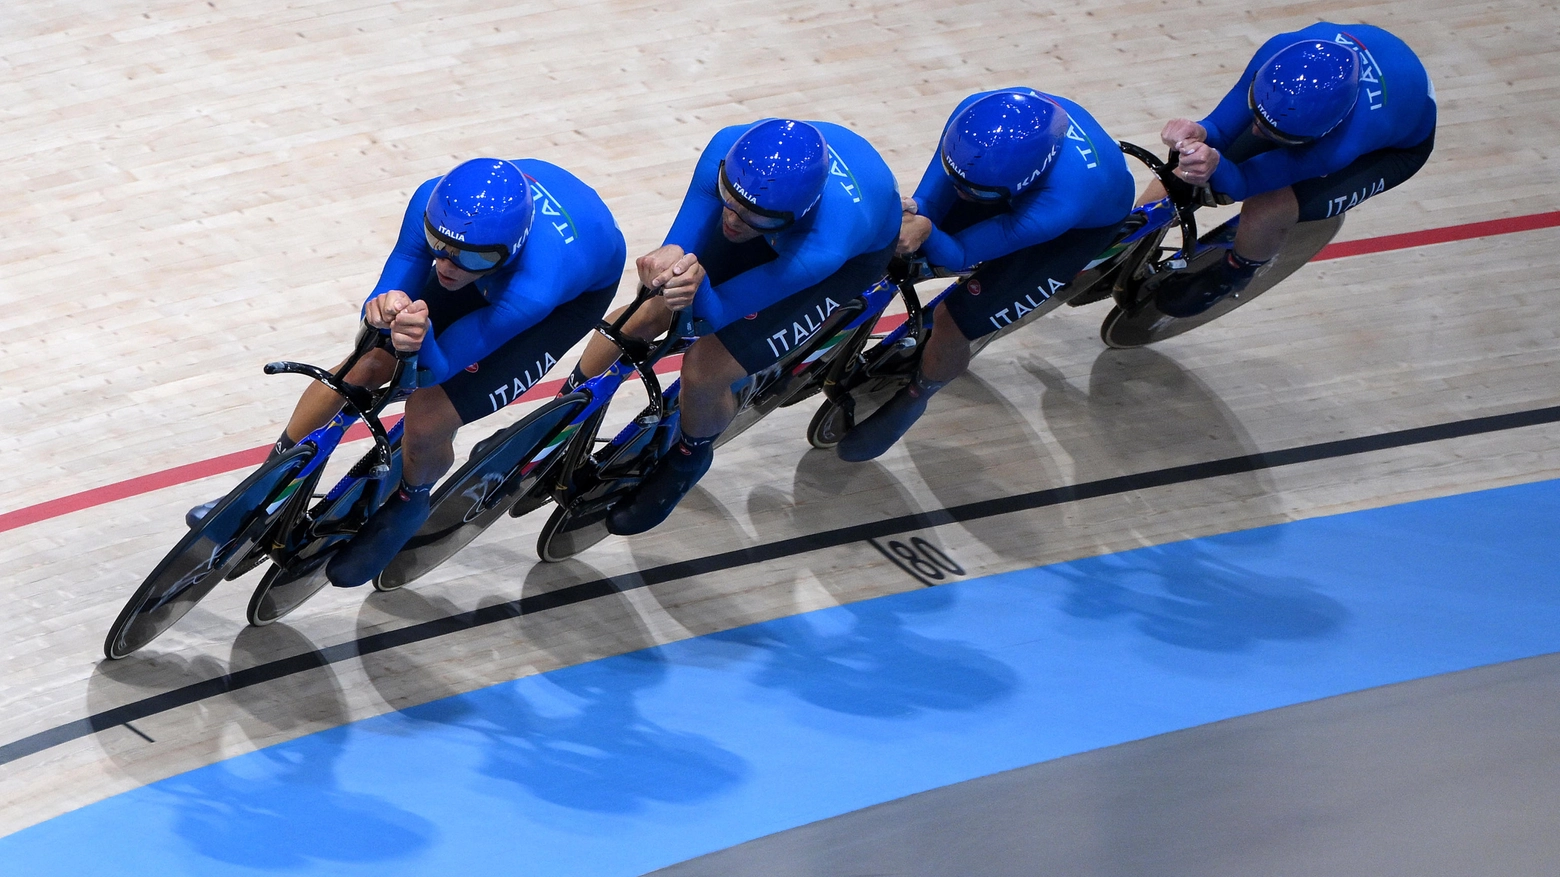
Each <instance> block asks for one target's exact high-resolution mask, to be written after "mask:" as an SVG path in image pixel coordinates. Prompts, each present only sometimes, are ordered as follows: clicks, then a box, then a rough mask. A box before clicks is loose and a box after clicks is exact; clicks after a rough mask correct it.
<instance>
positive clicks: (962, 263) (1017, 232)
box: [922, 186, 1084, 271]
mask: <svg viewBox="0 0 1560 877" xmlns="http://www.w3.org/2000/svg"><path fill="white" fill-rule="evenodd" d="M1026 200H1027V202H1028V203H1026V204H1025V205H1024V206H1023V209H1022V210H1016V211H1014V212H1012V213H1004V214H1002V215H1001V216H994V217H992V218H990V219H986V220H982V221H980V222H977V223H975V224H974V225H972V226H970V227H969V228H966V229H964V230H963V231H960V232H959V233H958V234H956V235H950V234H948V233H946V232H944V231H943V230H942V229H940V228H937V227H935V226H934V227H933V228H932V234H931V236H930V237H928V238H927V239H926V244H925V246H924V247H923V248H922V249H923V251H924V252H925V253H926V258H927V260H928V261H930V262H931V263H932V264H933V265H936V266H938V267H939V268H946V269H947V270H949V271H967V270H969V269H971V268H973V267H975V265H977V264H979V263H981V262H984V261H986V260H988V259H996V258H999V257H1001V256H1006V255H1008V254H1009V253H1016V252H1018V251H1019V250H1022V249H1024V248H1025V247H1031V246H1034V245H1035V244H1038V243H1043V242H1045V241H1048V240H1051V239H1052V238H1055V237H1058V236H1060V235H1062V234H1065V233H1067V232H1069V231H1071V230H1073V229H1074V228H1077V227H1078V220H1079V218H1080V213H1079V209H1078V208H1079V205H1080V203H1082V202H1083V200H1084V199H1081V198H1078V197H1076V195H1075V194H1073V193H1068V192H1065V190H1064V187H1061V186H1047V187H1045V188H1044V189H1041V190H1040V191H1038V192H1036V193H1034V194H1033V195H1032V196H1030V198H1028V199H1026Z"/></svg>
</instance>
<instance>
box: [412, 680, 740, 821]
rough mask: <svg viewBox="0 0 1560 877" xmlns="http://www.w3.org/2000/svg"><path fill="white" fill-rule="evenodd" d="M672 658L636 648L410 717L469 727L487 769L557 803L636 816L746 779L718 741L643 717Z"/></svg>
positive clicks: (533, 814) (536, 813)
mask: <svg viewBox="0 0 1560 877" xmlns="http://www.w3.org/2000/svg"><path fill="white" fill-rule="evenodd" d="M665 661H666V658H665V656H663V655H661V654H659V653H657V652H636V653H633V654H629V655H623V656H620V657H618V658H615V659H613V660H611V661H598V662H594V663H589V664H582V665H579V666H575V667H569V668H566V669H564V670H560V671H557V672H555V673H552V674H549V675H548V676H547V677H546V678H545V679H527V680H520V681H518V682H515V683H510V684H505V685H498V686H494V687H492V688H488V689H484V690H482V691H477V692H473V693H472V694H470V695H468V696H467V697H465V698H461V699H459V700H456V701H448V700H447V701H439V702H435V703H430V704H426V705H424V706H420V707H412V708H409V709H407V710H404V711H403V713H402V715H403V716H405V717H406V718H409V719H412V720H415V721H428V722H437V723H440V724H443V725H448V726H454V727H457V728H459V729H461V730H462V731H463V732H464V739H465V740H466V741H467V743H468V745H470V746H472V747H474V748H478V749H480V751H481V756H480V757H481V763H480V766H479V767H478V768H477V769H478V770H479V771H480V772H481V773H483V774H485V775H487V776H489V777H492V778H493V779H496V780H501V781H504V782H508V783H513V784H515V785H517V786H519V787H520V788H521V789H522V790H523V792H524V793H525V794H526V795H528V796H530V797H533V798H536V799H539V800H541V801H543V802H546V803H549V804H552V805H556V806H558V807H563V808H568V809H571V810H587V811H592V812H600V813H633V812H638V811H640V810H642V809H644V808H645V807H646V806H647V805H649V804H651V803H687V802H692V801H700V800H705V799H708V798H711V797H713V796H715V795H718V794H721V793H722V792H725V791H726V790H728V789H730V788H732V787H733V786H735V785H737V784H738V783H740V782H741V781H742V780H743V779H744V778H745V777H746V776H747V774H748V772H749V767H748V764H747V762H746V761H745V760H744V759H742V758H741V757H740V756H737V755H735V754H733V753H732V752H730V751H728V750H726V749H724V748H722V747H721V746H720V745H719V744H717V743H715V742H714V741H713V740H711V739H710V738H708V737H705V736H703V735H701V734H697V733H691V732H687V731H681V730H675V729H672V728H668V727H665V726H662V725H660V724H658V723H657V722H656V721H654V720H653V719H651V718H649V717H647V716H646V715H645V714H644V712H643V711H641V709H640V708H639V704H638V699H639V697H640V695H641V692H642V691H645V690H647V689H650V688H653V687H655V686H657V685H659V684H661V683H662V682H663V681H664V680H665V678H666V675H667V665H666V663H665ZM527 818H531V819H538V820H542V821H545V820H546V819H547V811H546V809H542V810H534V809H532V810H530V812H528V814H527ZM565 821H566V822H567V821H568V820H567V818H566V819H565ZM569 824H571V825H572V823H569Z"/></svg>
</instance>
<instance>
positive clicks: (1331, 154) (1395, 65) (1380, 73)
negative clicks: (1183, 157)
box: [1201, 22, 1436, 201]
mask: <svg viewBox="0 0 1560 877" xmlns="http://www.w3.org/2000/svg"><path fill="white" fill-rule="evenodd" d="M1307 39H1317V40H1325V41H1327V42H1337V43H1340V44H1342V45H1346V46H1351V47H1353V48H1355V49H1357V50H1359V52H1360V61H1361V75H1360V96H1359V102H1358V103H1356V104H1355V105H1354V109H1353V110H1352V111H1351V112H1350V113H1349V115H1348V116H1346V117H1345V118H1344V120H1343V121H1342V122H1340V123H1339V125H1338V127H1336V128H1334V129H1333V130H1332V131H1330V132H1329V133H1328V134H1327V135H1326V136H1324V137H1322V138H1321V139H1319V140H1317V141H1316V142H1314V143H1311V144H1308V145H1305V146H1295V147H1284V148H1281V149H1273V150H1270V151H1268V152H1264V153H1262V154H1261V155H1257V156H1255V157H1253V158H1250V159H1247V160H1246V161H1242V162H1238V163H1237V162H1234V161H1220V162H1219V166H1218V168H1216V169H1215V170H1214V172H1213V176H1212V178H1211V179H1210V180H1209V185H1210V186H1211V187H1212V188H1213V190H1214V191H1216V192H1219V193H1221V194H1224V195H1228V196H1229V197H1230V198H1233V199H1235V200H1236V201H1240V200H1243V199H1245V198H1248V197H1250V196H1252V195H1259V194H1261V193H1263V192H1271V191H1273V190H1275V189H1282V188H1284V187H1285V186H1292V185H1294V184H1295V183H1298V182H1301V181H1303V180H1310V179H1315V178H1317V177H1322V176H1325V175H1327V174H1331V173H1334V172H1336V171H1339V170H1342V169H1343V168H1344V167H1347V166H1348V165H1349V164H1350V163H1351V162H1353V161H1354V160H1355V159H1357V158H1359V157H1360V156H1362V155H1365V154H1366V153H1370V152H1375V151H1377V150H1380V149H1407V148H1409V147H1412V146H1415V145H1418V144H1420V143H1422V142H1423V141H1424V140H1425V138H1427V137H1429V136H1430V134H1431V132H1433V131H1434V130H1435V121H1436V108H1435V89H1434V87H1433V86H1432V85H1431V83H1430V79H1429V74H1427V73H1426V72H1425V68H1424V65H1423V64H1421V63H1420V61H1419V58H1418V57H1417V56H1415V55H1414V52H1413V50H1412V49H1410V48H1409V47H1408V46H1407V45H1405V44H1404V43H1403V41H1402V40H1400V39H1398V38H1397V37H1395V36H1393V35H1392V34H1390V33H1388V32H1386V31H1384V30H1382V29H1381V28H1379V27H1371V26H1370V25H1368V24H1332V23H1330V22H1321V23H1319V24H1313V25H1311V26H1310V27H1307V28H1305V29H1304V30H1298V31H1295V32H1293V33H1283V34H1279V35H1278V36H1275V37H1273V38H1272V39H1270V40H1268V41H1267V42H1266V43H1264V44H1263V45H1262V48H1260V49H1258V50H1257V53H1256V55H1255V56H1254V57H1253V58H1252V59H1251V63H1249V64H1247V65H1246V71H1245V72H1244V73H1243V74H1241V77H1240V81H1239V82H1237V83H1236V84H1235V87H1234V88H1233V89H1231V90H1230V92H1229V94H1227V95H1225V96H1224V99H1223V100H1222V101H1220V102H1219V105H1218V107H1217V108H1215V109H1214V111H1213V112H1212V113H1210V114H1209V115H1208V118H1206V119H1203V120H1202V123H1201V124H1202V126H1203V127H1204V128H1206V129H1208V139H1207V142H1208V145H1209V146H1212V147H1213V148H1214V149H1217V150H1219V152H1220V153H1221V154H1222V153H1223V152H1224V151H1225V150H1226V149H1228V148H1229V147H1230V144H1231V143H1233V142H1234V141H1235V139H1236V138H1237V137H1239V136H1240V134H1241V133H1242V132H1243V131H1245V130H1246V129H1248V128H1250V127H1251V123H1252V118H1251V110H1250V108H1249V107H1248V105H1247V102H1246V96H1247V92H1248V90H1249V89H1250V87H1251V80H1252V78H1253V77H1254V76H1255V75H1256V72H1257V70H1258V68H1260V67H1261V66H1262V64H1263V63H1264V62H1266V61H1267V59H1268V58H1270V57H1272V56H1273V54H1274V53H1276V52H1277V51H1278V50H1279V49H1282V48H1284V47H1285V46H1288V45H1291V44H1293V43H1297V42H1300V41H1301V40H1307Z"/></svg>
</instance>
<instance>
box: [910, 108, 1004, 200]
mask: <svg viewBox="0 0 1560 877" xmlns="http://www.w3.org/2000/svg"><path fill="white" fill-rule="evenodd" d="M988 94H995V92H990V91H978V92H976V93H974V94H972V95H970V96H969V97H967V98H965V99H964V100H961V101H959V105H958V106H956V107H954V108H953V112H951V113H949V114H948V121H946V122H944V123H943V126H942V130H941V131H939V132H938V133H937V148H936V149H933V150H932V160H931V162H929V163H928V164H927V165H926V172H925V173H923V174H921V184H920V185H918V186H916V187H915V194H914V195H912V196H911V197H912V198H914V199H915V212H916V214H917V215H919V216H924V217H926V218H927V219H930V220H931V221H932V224H933V225H936V224H938V223H941V222H942V220H943V217H945V216H947V215H948V211H949V210H950V209H952V208H953V202H954V201H956V200H957V199H958V197H959V196H958V194H957V193H956V192H954V190H953V183H951V182H949V181H948V174H947V172H946V171H944V170H943V166H942V142H943V137H945V136H947V134H948V126H949V125H951V124H953V120H954V119H955V118H957V117H958V115H959V113H961V112H963V111H964V108H965V107H968V106H969V105H970V104H972V103H974V102H976V101H978V100H980V99H981V98H983V97H985V96H986V95H988Z"/></svg>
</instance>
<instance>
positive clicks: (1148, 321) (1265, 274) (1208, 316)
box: [1100, 214, 1343, 349]
mask: <svg viewBox="0 0 1560 877" xmlns="http://www.w3.org/2000/svg"><path fill="white" fill-rule="evenodd" d="M1229 225H1230V224H1229V223H1225V225H1222V226H1220V227H1219V228H1216V229H1214V230H1213V231H1211V232H1209V233H1208V234H1206V235H1204V236H1203V238H1202V240H1203V241H1204V242H1208V241H1211V240H1215V239H1217V238H1218V237H1219V236H1221V235H1222V236H1225V237H1228V236H1229V234H1230V229H1229ZM1342 227H1343V215H1342V214H1340V215H1338V216H1335V217H1331V218H1329V219H1322V220H1317V221H1315V222H1302V223H1300V224H1299V225H1296V226H1295V227H1294V228H1293V229H1292V230H1291V231H1290V232H1289V237H1288V238H1287V239H1286V240H1285V241H1284V249H1283V250H1281V251H1280V252H1279V254H1278V255H1277V256H1276V257H1274V259H1273V261H1272V262H1271V263H1269V264H1268V266H1267V267H1266V268H1264V269H1263V270H1262V271H1260V272H1258V273H1257V276H1256V277H1254V278H1252V281H1251V283H1250V284H1249V285H1248V286H1247V287H1246V288H1245V289H1243V290H1241V291H1240V292H1239V293H1237V294H1235V295H1231V296H1227V297H1225V298H1224V299H1223V300H1221V301H1219V302H1218V303H1217V304H1215V305H1214V306H1213V307H1211V308H1209V309H1208V310H1206V311H1203V312H1202V313H1200V314H1197V315H1196V316H1192V317H1180V318H1177V317H1172V316H1169V315H1167V314H1165V313H1163V312H1162V311H1160V310H1159V309H1158V308H1156V307H1154V302H1153V296H1152V294H1151V293H1150V291H1149V290H1148V289H1147V288H1146V287H1145V288H1141V289H1138V290H1133V291H1132V292H1131V295H1132V297H1133V298H1134V299H1136V298H1138V297H1139V296H1141V297H1142V299H1143V300H1142V301H1141V303H1140V304H1139V305H1138V306H1137V307H1135V308H1128V309H1124V308H1122V307H1121V305H1119V304H1118V305H1117V306H1116V307H1114V308H1112V309H1111V312H1110V313H1109V314H1107V315H1106V317H1105V321H1104V322H1103V323H1101V324H1100V340H1102V341H1104V342H1105V344H1106V346H1109V347H1115V348H1119V349H1128V348H1133V347H1143V346H1144V345H1147V344H1153V343H1155V342H1157V341H1163V340H1165V339H1166V338H1174V337H1175V336H1177V335H1181V334H1183V333H1186V332H1190V331H1191V330H1193V329H1195V328H1197V327H1198V326H1202V325H1206V324H1208V323H1211V322H1213V321H1214V320H1217V319H1218V318H1220V317H1222V316H1224V315H1225V314H1227V313H1229V312H1230V311H1233V310H1235V309H1236V308H1238V307H1240V306H1241V305H1244V304H1246V303H1248V302H1250V301H1251V300H1252V299H1254V298H1256V297H1257V296H1259V295H1261V294H1262V293H1264V292H1267V291H1268V290H1270V289H1272V288H1273V287H1275V286H1277V285H1278V284H1279V282H1280V281H1282V280H1283V279H1284V278H1286V277H1288V276H1289V275H1291V274H1293V273H1295V272H1296V271H1298V270H1300V268H1301V266H1303V265H1305V264H1306V263H1307V262H1309V261H1311V259H1312V258H1313V257H1314V256H1315V255H1316V254H1317V253H1320V252H1321V251H1322V248H1323V247H1325V246H1327V244H1328V243H1329V242H1330V241H1332V239H1333V237H1335V236H1336V235H1337V234H1338V230H1339V229H1341V228H1342ZM1222 258H1224V250H1223V249H1222V248H1217V247H1214V248H1209V249H1208V250H1205V251H1203V252H1201V253H1198V254H1197V256H1196V257H1195V258H1194V259H1192V260H1191V261H1190V263H1188V265H1187V267H1186V268H1184V269H1180V270H1183V271H1205V270H1210V269H1212V268H1213V267H1214V263H1216V262H1217V261H1218V260H1219V259H1222ZM1138 284H1139V286H1142V281H1141V280H1140V281H1138Z"/></svg>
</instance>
